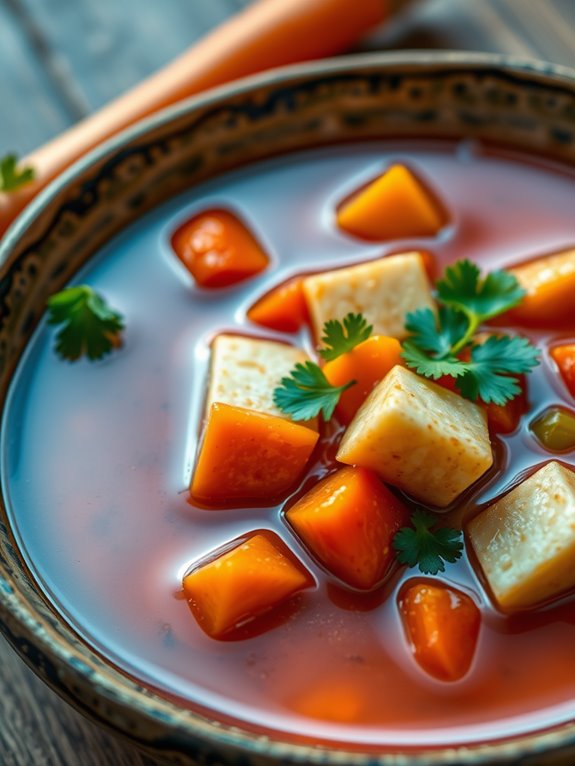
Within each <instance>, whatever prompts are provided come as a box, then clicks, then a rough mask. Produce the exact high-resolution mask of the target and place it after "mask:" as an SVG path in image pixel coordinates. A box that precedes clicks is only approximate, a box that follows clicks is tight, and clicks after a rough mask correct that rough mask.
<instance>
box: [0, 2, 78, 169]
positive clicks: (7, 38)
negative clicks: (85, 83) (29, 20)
mask: <svg viewBox="0 0 575 766" xmlns="http://www.w3.org/2000/svg"><path fill="white" fill-rule="evenodd" d="M0 101H1V103H2V119H1V120H0V155H1V154H3V153H5V152H8V151H15V152H17V153H18V154H23V153H25V152H27V151H28V150H30V149H32V148H33V147H34V146H36V145H38V144H39V143H41V142H42V141H45V140H46V139H48V138H50V136H53V135H56V134H57V133H59V132H60V131H62V130H63V129H64V128H66V127H67V126H68V125H70V124H71V123H72V122H73V121H74V115H72V114H71V113H70V112H69V111H68V110H67V109H66V107H65V105H64V104H63V103H62V101H61V100H60V98H59V94H58V92H57V90H56V89H55V88H54V86H53V83H52V82H51V80H50V78H49V77H47V76H46V72H45V70H44V68H43V66H42V64H41V62H40V59H39V57H38V53H37V50H36V49H35V47H34V43H33V41H32V40H30V37H29V35H28V34H27V33H26V31H25V30H24V29H23V28H22V25H21V21H20V18H19V16H18V14H17V13H15V12H14V7H13V2H12V0H5V2H3V3H0Z"/></svg>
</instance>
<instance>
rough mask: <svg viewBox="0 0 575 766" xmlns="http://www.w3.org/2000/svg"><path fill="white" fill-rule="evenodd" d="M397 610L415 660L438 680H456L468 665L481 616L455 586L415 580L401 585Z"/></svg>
mask: <svg viewBox="0 0 575 766" xmlns="http://www.w3.org/2000/svg"><path fill="white" fill-rule="evenodd" d="M399 609H400V612H401V617H402V620H403V626H404V629H405V633H406V635H407V639H408V641H409V642H410V644H411V650H412V652H413V656H414V657H415V660H416V661H417V663H418V664H419V665H420V667H421V668H422V669H423V670H425V672H426V673H429V675H431V676H433V677H434V678H438V679H439V680H440V681H457V680H458V679H460V678H462V677H463V676H464V675H465V674H466V673H467V671H468V670H469V668H470V666H471V662H472V660H473V655H474V654H475V647H476V645H477V639H478V636H479V628H480V624H481V615H480V612H479V609H478V608H477V606H476V605H475V604H474V603H473V601H472V600H471V599H470V598H469V596H466V595H465V594H464V593H461V592H460V591H458V590H455V588H450V587H448V586H446V585H442V584H436V583H431V582H418V583H415V584H412V585H408V586H407V587H406V588H404V589H403V590H402V592H401V594H400V597H399Z"/></svg>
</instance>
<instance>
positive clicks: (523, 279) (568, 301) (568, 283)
mask: <svg viewBox="0 0 575 766" xmlns="http://www.w3.org/2000/svg"><path fill="white" fill-rule="evenodd" d="M509 271H510V272H511V273H512V274H513V275H514V276H515V277H516V278H517V280H518V282H519V284H520V285H521V287H522V288H523V289H524V290H525V291H526V295H525V297H524V299H523V301H522V302H521V303H520V304H519V306H517V307H516V308H514V309H513V311H512V312H511V314H510V316H511V317H512V318H513V320H516V321H520V322H523V323H525V324H528V325H553V324H559V325H561V326H564V325H565V324H566V323H570V324H573V319H574V318H575V310H574V306H573V295H574V294H575V250H565V251H564V252H561V253H555V254H553V255H547V256H544V257H543V258H537V259H536V260H534V261H529V262H528V263H524V264H521V265H520V266H515V267H514V268H511V269H509Z"/></svg>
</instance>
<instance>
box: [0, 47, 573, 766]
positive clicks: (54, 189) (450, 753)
mask: <svg viewBox="0 0 575 766" xmlns="http://www.w3.org/2000/svg"><path fill="white" fill-rule="evenodd" d="M398 66H399V67H403V68H404V69H405V70H406V71H407V70H408V69H410V68H411V69H412V71H414V72H416V71H418V70H423V69H424V68H425V67H426V66H433V67H435V68H437V67H442V68H445V69H446V70H450V69H453V68H455V69H457V68H466V69H476V70H478V71H481V70H486V71H487V70H490V69H495V70H499V71H505V72H506V73H508V74H512V75H517V76H523V77H526V78H529V77H530V76H531V77H534V78H535V79H540V80H542V81H544V82H546V84H548V85H549V86H551V87H553V86H554V87H558V86H561V85H562V84H563V85H565V86H566V87H568V88H569V89H570V90H571V91H573V92H574V93H575V68H570V67H567V66H563V65H559V64H552V63H549V62H546V61H542V60H538V59H533V58H528V57H520V56H513V55H508V54H498V53H482V52H464V51H433V50H405V51H381V52H373V53H358V54H351V55H347V56H338V57H333V58H328V59H321V60H318V61H312V62H307V63H303V64H292V65H289V66H283V67H278V68H274V69H271V70H268V71H266V72H264V73H260V74H255V75H250V76H248V77H244V78H241V79H239V80H236V81H233V82H232V83H226V84H224V85H221V86H218V87H217V88H213V89H210V90H209V91H206V92H205V93H200V94H198V95H194V96H191V97H189V98H186V99H184V100H182V101H180V102H178V103H177V104H175V105H172V106H169V107H166V108H164V109H162V110H160V111H158V112H156V113H154V114H152V115H150V116H147V117H145V118H143V119H141V120H139V121H138V122H136V123H134V124H133V125H131V126H129V127H127V128H125V129H124V130H122V131H121V132H119V133H118V134H116V135H114V136H113V137H111V138H109V139H107V140H106V141H104V142H102V143H101V144H99V145H98V146H96V147H95V148H94V149H92V150H91V151H89V152H87V153H86V154H85V155H83V156H82V157H80V158H79V159H78V160H76V161H75V162H74V163H73V164H72V165H70V167H68V168H67V169H66V170H64V171H63V172H62V173H61V174H59V175H58V176H57V177H56V178H55V179H54V180H52V181H51V182H50V183H49V184H48V185H47V186H46V188H45V189H43V190H42V191H41V192H40V193H39V194H38V195H36V196H35V197H34V199H33V200H32V201H31V202H30V203H29V204H28V205H27V206H26V208H25V209H24V210H23V211H22V212H21V213H20V214H19V215H18V217H17V218H16V219H15V221H14V222H13V223H12V224H11V225H10V226H9V228H8V229H7V231H6V232H5V234H4V236H3V237H0V268H2V267H3V265H4V264H5V263H6V262H7V261H8V259H9V257H10V254H11V253H12V251H13V250H14V248H15V247H16V245H17V243H18V241H19V240H20V238H21V237H22V236H23V235H25V233H26V231H27V230H28V228H29V227H30V225H32V224H33V223H34V221H35V220H36V219H37V218H38V217H39V216H41V215H42V213H44V212H45V211H46V210H47V209H49V207H50V205H51V203H52V202H53V200H54V199H55V197H56V196H57V195H58V194H59V193H60V192H61V191H62V190H63V189H65V188H66V187H67V186H68V185H70V184H71V183H73V182H74V181H75V180H76V179H77V178H78V177H79V176H81V175H82V174H83V173H85V172H86V171H87V170H88V169H89V168H91V167H92V166H95V165H97V164H99V163H101V162H103V161H104V160H106V159H107V158H109V157H111V156H113V155H115V154H116V153H117V152H118V151H119V150H121V149H122V147H124V146H125V145H126V144H128V143H132V142H135V141H138V140H139V139H141V138H144V137H145V136H146V135H147V134H148V133H150V132H151V131H153V130H155V129H157V128H161V127H163V126H165V125H167V124H169V123H170V122H172V121H174V120H177V119H178V118H179V117H183V116H185V115H187V114H188V113H190V112H194V111H195V110H200V109H205V108H209V107H212V106H215V105H217V104H219V103H220V102H222V101H224V100H226V99H227V98H230V97H238V96H245V95H249V94H250V92H252V91H254V90H256V89H257V88H258V87H266V86H267V87H271V86H274V85H275V86H278V85H282V84H287V83H289V82H290V81H292V80H295V79H297V78H299V77H309V76H314V75H315V76H321V75H330V74H338V73H343V72H355V71H360V70H361V69H362V68H369V67H372V68H378V69H383V70H385V69H390V68H393V67H398ZM1 417H3V413H2V412H0V418H1ZM0 531H1V530H0ZM33 584H34V586H35V587H36V589H37V590H39V591H40V593H41V595H42V597H43V598H45V596H44V595H43V594H42V592H41V589H40V588H39V586H38V585H37V584H36V583H35V582H34V583H33ZM0 597H1V589H0ZM0 608H2V609H6V610H7V611H8V612H10V614H11V616H12V618H14V619H15V620H16V622H17V623H18V624H19V626H20V627H23V628H24V630H25V631H26V634H27V635H29V636H30V637H32V638H33V640H34V643H35V645H36V646H40V647H41V650H42V652H44V653H45V655H46V656H47V657H50V658H55V661H56V662H57V663H60V664H61V665H64V664H65V665H66V669H67V672H69V673H70V674H71V675H72V676H73V677H78V678H81V679H82V680H84V681H88V680H89V681H90V683H91V684H94V678H93V676H94V673H93V671H91V673H90V679H89V678H88V674H87V672H86V669H85V668H82V667H78V666H76V665H74V666H71V665H70V663H69V661H68V660H69V658H68V656H67V655H66V653H65V652H64V651H63V650H62V646H61V645H60V643H58V642H51V641H50V640H49V637H48V636H47V635H46V633H45V632H44V631H43V630H42V629H41V627H39V625H38V623H37V622H35V620H34V615H33V614H32V613H31V610H29V609H28V606H27V605H26V604H25V603H24V602H22V601H16V602H14V601H12V600H11V601H7V600H4V601H2V600H0ZM59 622H60V624H61V625H62V626H63V628H64V629H65V631H66V633H67V637H70V636H75V637H76V639H77V635H76V634H75V632H74V630H73V628H72V627H71V626H70V625H69V624H68V623H67V622H66V621H65V620H64V619H62V618H61V616H60V618H59ZM7 638H8V640H9V641H10V640H11V639H10V636H7ZM80 640H81V641H82V643H84V645H85V646H86V647H87V648H88V649H89V651H90V652H93V653H94V654H95V655H97V656H99V657H101V655H99V654H98V652H96V651H95V650H94V649H93V648H92V647H91V646H90V645H89V644H88V643H87V642H86V641H84V640H83V639H80ZM12 644H13V645H14V643H13V642H12ZM15 648H16V650H17V651H18V648H17V647H15ZM20 654H21V656H23V655H22V652H20ZM23 659H24V660H25V661H26V657H24V656H23ZM28 662H29V661H28ZM103 662H104V665H105V667H106V671H107V672H112V673H115V675H117V678H113V679H111V678H109V677H98V678H97V689H98V696H99V697H101V698H103V699H105V700H107V701H109V702H111V703H113V704H114V705H116V706H118V707H120V708H121V709H124V710H126V711H133V710H134V707H133V705H132V704H130V702H131V696H133V695H132V693H131V692H130V694H126V693H123V692H122V689H121V688H119V685H121V679H122V678H124V679H126V676H125V674H124V673H123V672H122V671H120V670H119V669H118V668H116V666H115V665H113V663H111V662H110V661H109V660H107V659H105V658H104V659H103ZM44 680H45V681H46V682H48V680H47V679H45V678H44ZM134 681H135V682H136V683H137V680H136V679H134ZM50 685H51V686H53V688H55V689H56V691H57V692H59V693H60V694H61V695H62V694H63V693H62V690H61V689H58V687H57V686H55V685H54V684H50ZM71 699H73V698H72V697H71ZM146 699H147V700H148V701H149V702H150V703H151V705H150V707H149V708H148V709H142V708H141V707H138V713H137V714H138V717H142V718H145V719H147V720H148V721H149V723H150V724H155V725H157V724H158V722H161V724H162V725H165V726H166V727H167V728H169V729H170V731H172V732H173V733H174V736H175V741H176V742H177V743H179V746H181V745H182V744H183V745H184V747H185V746H186V745H187V746H188V748H191V747H192V745H193V742H194V741H199V742H202V743H203V744H205V745H207V746H209V747H211V748H213V750H214V751H217V750H218V749H221V748H222V747H225V748H227V749H229V750H230V751H233V752H234V753H235V755H236V756H239V757H240V758H241V757H242V756H243V757H245V756H248V757H249V756H250V755H252V756H255V757H257V756H260V757H264V758H266V757H267V758H269V759H270V760H275V761H277V762H280V761H283V762H285V763H331V764H334V766H335V764H340V765H343V764H347V763H352V762H353V763H354V764H365V766H367V764H370V766H371V765H373V764H381V765H382V766H383V765H384V764H385V765H388V764H397V765H398V766H399V764H401V766H432V764H442V763H448V762H449V763H457V764H479V763H506V762H510V761H515V759H517V758H518V757H521V756H525V755H532V754H534V753H540V754H541V753H549V752H550V751H555V750H558V749H560V748H563V747H574V746H575V719H574V720H573V721H569V722H567V723H563V724H559V725H557V726H553V727H551V728H547V729H539V730H536V731H533V732H527V733H524V734H520V735H517V736H514V737H510V738H508V739H497V740H493V741H487V742H471V743H469V744H465V745H461V744H451V745H445V746H444V745H440V746H429V745H424V746H422V747H421V748H417V747H415V748H413V749H403V750H401V749H398V748H397V747H393V746H392V747H390V748H389V750H388V749H386V748H385V747H384V746H382V747H381V748H380V750H379V751H378V750H376V749H375V748H373V749H369V750H366V749H364V750H361V749H356V750H354V749H353V746H351V744H349V743H337V744H336V743H334V744H330V743H327V744H326V743H323V742H322V743H321V744H319V745H313V744H309V743H306V742H297V741H293V740H292V739H290V738H289V736H288V735H286V734H285V733H283V732H281V731H277V732H276V731H273V732H263V733H261V734H260V733H256V732H254V731H252V730H250V728H248V727H246V728H242V726H243V724H242V723H241V722H239V723H232V724H228V723H222V722H219V721H218V720H217V719H216V718H215V717H212V718H210V713H209V711H208V713H207V714H205V713H203V712H196V711H195V710H192V711H190V710H188V709H185V710H183V709H182V708H181V707H179V706H178V705H177V704H176V703H173V702H171V701H169V700H168V699H167V698H165V697H163V696H162V695H161V694H160V693H157V692H155V691H150V692H149V693H148V694H146ZM160 703H161V706H162V708H165V707H166V706H167V707H168V708H170V712H171V713H172V716H171V717H170V715H168V716H166V714H165V712H163V711H161V710H159V709H158V705H159V704H160ZM154 706H155V707H156V714H154ZM182 712H184V713H185V714H186V715H185V719H184V718H182V715H181V713H182ZM178 713H180V715H179V716H178ZM178 719H179V720H178ZM92 720H96V718H95V717H94V716H92ZM99 720H100V723H103V724H105V725H107V727H108V728H110V727H111V728H112V729H113V730H115V731H116V732H120V733H123V734H124V735H126V733H127V732H126V731H123V730H122V729H121V727H119V726H118V725H116V724H114V723H113V722H112V721H111V720H108V719H107V718H106V716H105V715H104V716H102V718H100V719H99ZM182 738H183V742H182ZM136 744H137V745H138V744H139V745H140V746H141V745H142V743H141V742H139V743H138V741H137V740H136ZM168 749H169V748H168ZM174 749H176V750H177V748H174ZM189 752H192V751H191V750H189ZM242 762H243V761H242Z"/></svg>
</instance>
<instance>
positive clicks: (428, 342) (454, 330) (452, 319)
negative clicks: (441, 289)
mask: <svg viewBox="0 0 575 766" xmlns="http://www.w3.org/2000/svg"><path fill="white" fill-rule="evenodd" d="M467 325H468V322H467V319H466V317H465V314H462V313H461V312H460V311H456V310H455V309H452V308H448V307H446V306H441V307H440V308H439V317H436V315H435V314H434V313H433V311H432V310H431V309H430V308H424V309H417V310H416V311H412V312H411V313H409V314H408V315H407V317H406V320H405V329H406V330H407V331H408V332H410V333H411V337H410V339H409V342H410V343H411V344H415V345H416V346H418V347H419V348H420V349H423V350H424V351H431V352H433V353H434V354H435V355H437V357H440V358H441V357H443V356H448V355H450V354H451V347H452V346H454V345H455V343H457V341H458V340H459V338H461V336H462V335H464V334H465V332H466V330H467Z"/></svg>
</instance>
